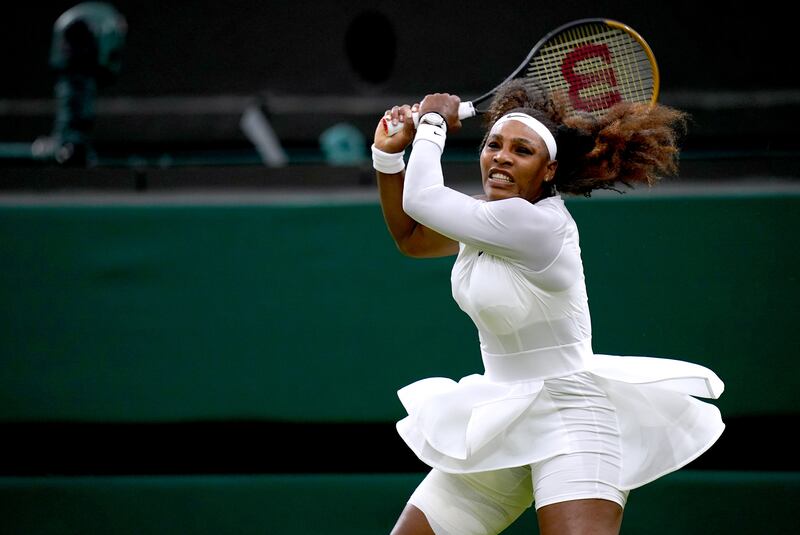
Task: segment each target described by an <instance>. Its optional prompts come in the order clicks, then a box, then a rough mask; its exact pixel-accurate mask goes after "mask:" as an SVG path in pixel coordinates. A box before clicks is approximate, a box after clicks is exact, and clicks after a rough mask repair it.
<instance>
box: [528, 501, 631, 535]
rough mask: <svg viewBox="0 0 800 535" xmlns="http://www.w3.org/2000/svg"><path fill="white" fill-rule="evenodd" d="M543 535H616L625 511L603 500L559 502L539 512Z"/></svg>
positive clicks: (537, 513)
mask: <svg viewBox="0 0 800 535" xmlns="http://www.w3.org/2000/svg"><path fill="white" fill-rule="evenodd" d="M536 515H537V517H538V519H539V532H540V535H617V534H618V533H619V530H620V526H622V507H620V505H619V504H618V503H616V502H612V501H610V500H602V499H586V500H570V501H566V502H558V503H554V504H551V505H545V506H544V507H542V508H540V509H538V510H537V511H536Z"/></svg>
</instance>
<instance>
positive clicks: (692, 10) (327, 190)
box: [0, 0, 800, 535]
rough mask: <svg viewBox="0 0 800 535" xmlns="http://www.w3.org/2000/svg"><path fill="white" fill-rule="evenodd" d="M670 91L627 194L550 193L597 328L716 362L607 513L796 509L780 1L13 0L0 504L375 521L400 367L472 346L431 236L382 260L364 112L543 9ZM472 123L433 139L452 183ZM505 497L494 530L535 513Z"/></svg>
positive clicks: (518, 42)
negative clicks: (675, 139) (409, 254)
mask: <svg viewBox="0 0 800 535" xmlns="http://www.w3.org/2000/svg"><path fill="white" fill-rule="evenodd" d="M586 17H607V18H612V19H616V20H619V21H622V22H624V23H626V24H628V25H630V26H631V27H633V28H634V29H635V30H637V31H638V32H639V33H640V34H641V35H642V36H643V37H644V38H645V39H646V40H647V41H648V43H649V45H650V46H651V48H652V50H653V52H654V54H655V57H656V59H657V61H658V65H659V68H660V74H661V98H660V101H661V102H662V103H664V104H667V105H671V106H675V107H678V108H681V109H683V110H685V111H687V112H689V113H690V115H691V122H690V125H689V130H688V133H687V135H686V137H685V139H684V142H683V151H682V154H681V170H680V173H679V175H678V176H677V177H673V178H670V179H667V180H664V181H663V183H662V184H660V185H659V186H658V187H656V188H654V189H653V190H641V191H640V190H632V191H626V193H625V194H624V195H619V194H617V193H613V192H606V193H603V194H598V195H595V196H594V197H593V198H592V199H585V198H574V199H573V198H569V199H568V200H567V204H568V206H569V209H570V211H571V212H572V213H573V215H574V217H575V219H576V221H577V223H578V225H579V228H580V231H581V236H582V243H581V245H582V249H583V255H584V262H585V266H586V273H587V285H588V291H589V296H590V303H591V307H592V313H593V327H594V331H595V338H594V342H593V343H594V349H595V351H597V352H598V353H609V354H619V355H627V354H633V355H637V354H638V355H652V356H664V357H674V358H681V359H685V360H690V361H693V362H698V363H701V364H704V365H707V366H709V367H710V368H712V369H714V370H715V371H716V372H717V373H718V374H719V375H720V377H721V378H722V379H723V380H724V381H725V383H726V388H727V389H726V392H725V394H723V396H722V398H721V399H720V400H716V401H713V402H712V403H715V404H716V405H718V406H719V407H720V410H721V411H722V414H723V418H724V419H725V421H726V423H727V425H728V427H727V429H726V432H725V434H724V435H723V437H722V438H721V439H720V441H719V442H718V443H717V444H715V445H714V446H713V447H712V448H711V449H710V450H709V451H708V452H707V453H706V454H705V455H703V456H702V457H700V458H699V459H697V460H696V461H694V462H693V463H691V464H690V465H689V466H688V467H687V468H686V469H684V470H681V471H680V472H678V473H676V474H671V475H669V476H667V477H665V478H663V479H661V480H659V481H657V482H655V483H653V484H652V485H649V486H647V487H645V488H643V489H640V490H638V491H634V493H633V494H632V495H631V499H630V501H629V508H628V510H627V511H626V520H625V523H624V524H623V533H626V532H627V533H676V532H679V533H684V534H693V533H698V534H699V533H703V534H705V535H708V534H713V533H759V534H760V533H763V532H765V531H769V532H774V533H795V532H798V531H799V530H800V525H798V524H797V520H796V515H793V510H794V508H795V507H796V503H797V501H798V499H800V464H798V458H797V455H796V453H795V449H796V448H794V446H793V442H792V441H791V440H790V439H789V438H788V437H789V436H790V432H791V429H792V428H793V427H796V426H797V425H798V424H799V423H800V397H798V395H797V391H798V389H797V379H796V378H797V376H798V371H800V368H798V364H797V359H796V357H797V354H798V351H797V350H798V345H797V342H796V339H795V338H796V337H795V330H796V327H795V319H796V317H797V310H796V308H797V307H796V303H797V301H798V298H800V291H798V290H799V288H798V277H797V273H796V266H797V265H799V264H800V256H799V253H798V251H800V247H799V246H800V244H798V240H797V237H796V235H797V230H798V223H799V222H800V217H799V216H798V214H800V187H799V186H800V182H798V179H799V178H800V134H798V130H797V128H796V125H797V122H798V119H800V113H799V112H800V78H798V76H797V75H796V73H795V69H794V65H795V64H796V61H795V57H794V50H795V49H796V46H795V42H794V41H795V35H794V28H793V26H792V23H791V22H790V21H791V17H789V16H787V15H786V13H785V10H784V9H783V8H782V4H779V3H778V2H772V1H766V2H760V3H759V4H757V5H751V6H747V7H746V8H745V7H739V6H734V5H731V4H730V3H727V4H722V3H716V2H714V3H704V4H699V3H697V2H689V1H675V2H671V3H670V4H669V5H668V6H660V5H659V6H656V5H649V4H642V3H641V2H633V1H630V0H621V1H609V0H604V1H601V2H593V3H591V4H587V3H586V2H577V1H560V2H535V3H534V2H522V3H516V4H510V5H498V4H486V3H482V2H473V1H469V0H467V1H462V2H458V3H450V2H422V1H410V2H388V1H382V0H377V1H373V2H334V1H318V2H304V1H302V0H295V1H293V2H288V1H267V2H263V1H262V2H255V1H250V0H240V1H236V2H224V1H222V2H188V1H179V0H169V1H165V2H158V3H156V2H128V1H117V2H113V3H82V4H79V3H77V2H30V3H27V4H15V5H14V7H13V10H11V12H10V16H7V17H6V19H5V21H6V24H5V25H4V26H5V28H4V31H3V33H2V35H0V42H1V43H2V44H3V50H4V51H5V53H4V54H3V56H2V59H0V65H1V66H2V72H3V77H2V80H3V82H2V84H0V258H2V259H3V270H2V275H0V434H1V435H2V441H0V451H2V453H3V454H2V455H0V533H4V534H5V533H9V534H23V533H24V534H26V535H28V534H31V533H41V534H56V533H59V534H61V533H103V534H117V533H120V534H121V533H137V534H142V533H148V534H149V533H166V532H171V533H175V532H177V533H186V534H201V533H217V534H218V533H237V534H239V533H268V534H274V533H287V534H300V533H309V534H311V533H314V534H319V533H330V534H335V533H364V534H367V533H388V532H389V530H390V529H391V526H392V525H393V522H394V520H395V519H396V517H397V515H398V514H399V512H400V511H401V510H402V507H403V505H404V503H405V500H406V498H407V497H408V495H409V494H410V492H411V491H413V489H414V487H415V485H416V484H417V483H418V482H419V481H420V480H421V479H422V477H423V476H424V473H425V471H426V467H425V466H424V465H422V464H421V463H420V462H419V461H418V460H417V459H416V458H415V457H414V456H413V454H412V453H411V452H410V451H409V450H407V448H406V447H405V446H404V444H403V443H402V442H401V440H400V439H399V437H398V436H397V434H396V432H395V429H394V422H395V421H397V420H398V419H400V418H402V416H403V409H402V406H401V405H400V403H399V401H398V400H397V398H396V391H397V389H398V388H400V387H402V386H404V385H406V384H408V383H410V382H412V381H414V380H416V379H419V378H421V377H427V376H444V377H451V378H454V379H457V378H458V377H461V376H464V375H468V374H470V373H478V372H480V371H481V370H480V360H479V359H480V354H479V352H478V346H477V337H476V334H475V332H474V327H473V326H472V325H471V324H470V323H469V321H468V319H467V317H466V316H465V315H464V314H463V313H462V312H461V311H460V310H458V308H457V306H456V305H455V303H453V301H452V298H451V295H450V288H449V270H450V266H451V263H452V259H437V260H430V261H417V260H411V259H408V258H405V257H402V256H401V255H400V254H399V253H398V252H397V251H396V249H395V247H394V245H393V243H391V239H390V237H389V235H388V232H387V231H386V230H385V227H384V225H383V220H382V215H381V211H380V207H379V205H378V203H377V193H376V187H375V181H374V172H373V170H372V166H371V160H370V158H369V146H370V144H371V141H372V132H373V130H374V128H375V125H376V123H377V120H378V118H379V117H380V116H381V114H382V113H383V111H384V110H385V109H387V108H388V107H391V106H392V105H394V104H397V103H412V102H416V101H419V100H420V99H421V98H422V97H423V96H424V95H425V94H426V93H428V92H434V91H440V92H450V93H456V94H458V95H460V96H461V97H462V99H464V100H467V99H470V98H475V97H477V96H479V95H482V94H483V93H484V92H486V91H487V90H489V89H491V88H492V87H494V86H495V85H496V84H498V83H499V82H501V81H502V80H503V79H505V77H506V76H507V75H508V74H509V73H511V72H512V71H513V70H514V69H515V68H516V67H517V66H518V65H519V64H520V62H521V61H522V60H523V59H524V58H525V56H526V55H527V54H528V52H529V51H530V49H531V47H532V46H533V45H534V43H535V42H536V41H538V39H539V38H540V37H542V36H543V35H545V34H546V33H547V32H548V31H550V30H552V29H554V28H555V27H557V26H559V25H561V24H564V23H566V22H568V21H570V20H573V19H578V18H586ZM481 136H482V132H481V129H480V123H479V121H478V120H472V121H465V123H464V128H463V130H462V131H461V132H460V133H459V134H458V135H456V136H451V138H449V139H448V150H447V152H446V153H445V156H444V168H445V177H446V179H447V181H448V183H449V184H450V185H452V186H453V187H455V188H456V189H460V190H462V191H465V192H470V193H471V192H474V191H477V189H478V188H479V184H478V183H477V163H476V159H477V150H478V144H479V142H480V139H481ZM535 524H536V522H535V515H534V514H533V511H529V512H528V513H526V514H525V515H524V516H523V518H522V519H520V521H518V523H517V524H515V525H514V526H513V527H512V528H511V529H509V531H508V532H509V533H535V532H536V531H535V530H536V526H535Z"/></svg>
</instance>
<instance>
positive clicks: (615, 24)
mask: <svg viewBox="0 0 800 535" xmlns="http://www.w3.org/2000/svg"><path fill="white" fill-rule="evenodd" d="M603 22H605V23H606V24H607V25H608V26H610V27H612V28H615V29H617V30H622V31H623V32H625V33H627V34H628V35H630V36H631V37H633V38H634V39H636V41H637V42H638V43H639V44H640V45H641V47H642V49H643V50H644V52H645V54H647V59H649V60H650V65H651V66H652V68H653V96H652V97H651V102H652V103H653V104H655V103H656V102H657V101H658V95H659V91H660V89H661V76H660V74H659V72H658V63H657V62H656V56H655V54H653V50H652V49H651V48H650V45H648V44H647V41H645V40H644V38H643V37H642V36H641V35H639V33H638V32H637V31H636V30H634V29H633V28H631V27H630V26H628V25H627V24H623V23H622V22H619V21H616V20H611V19H603Z"/></svg>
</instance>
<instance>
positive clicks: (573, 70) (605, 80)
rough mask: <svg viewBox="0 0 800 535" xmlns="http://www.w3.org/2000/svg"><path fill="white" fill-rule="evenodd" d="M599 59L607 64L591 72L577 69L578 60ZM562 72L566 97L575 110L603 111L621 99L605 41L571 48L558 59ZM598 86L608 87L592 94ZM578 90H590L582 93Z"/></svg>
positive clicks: (579, 61)
mask: <svg viewBox="0 0 800 535" xmlns="http://www.w3.org/2000/svg"><path fill="white" fill-rule="evenodd" d="M595 58H597V59H600V60H601V61H602V62H603V63H605V64H606V65H608V67H606V68H603V69H599V70H596V71H594V72H590V73H583V72H578V71H577V68H578V66H579V64H580V63H581V62H584V61H587V60H592V59H595ZM561 74H562V75H563V76H564V79H565V80H566V81H567V83H568V84H569V100H570V102H571V103H572V106H573V107H574V108H575V109H576V110H582V111H588V112H593V111H598V110H605V109H608V108H610V107H611V106H613V105H614V104H617V103H618V102H622V95H620V94H619V91H617V89H616V88H617V77H616V75H615V74H614V69H613V67H611V51H610V50H609V49H608V45H605V44H595V43H590V44H585V45H581V46H578V47H575V48H574V49H572V50H571V51H570V52H569V54H567V55H566V56H565V57H564V61H562V62H561ZM598 86H600V87H602V86H606V87H609V88H611V89H609V90H608V91H605V92H603V93H599V94H591V92H592V91H595V90H597V89H598ZM581 91H584V92H588V93H590V95H589V96H586V97H584V96H581Z"/></svg>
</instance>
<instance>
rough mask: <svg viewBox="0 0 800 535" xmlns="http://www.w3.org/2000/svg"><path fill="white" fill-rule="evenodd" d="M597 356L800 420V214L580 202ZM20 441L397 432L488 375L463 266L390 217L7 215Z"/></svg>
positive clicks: (96, 210)
mask: <svg viewBox="0 0 800 535" xmlns="http://www.w3.org/2000/svg"><path fill="white" fill-rule="evenodd" d="M568 206H569V208H570V210H571V211H572V213H573V214H574V217H575V219H576V221H577V222H578V225H579V227H580V230H581V238H582V248H583V252H584V263H585V267H586V274H587V283H588V289H589V298H590V305H591V309H592V319H593V325H594V332H595V338H594V348H595V351H596V352H598V353H611V354H620V355H626V354H630V355H637V354H641V355H652V356H663V357H674V358H682V359H686V360H691V361H694V362H698V363H701V364H704V365H707V366H709V367H711V368H713V369H714V370H715V371H717V373H718V374H719V375H720V376H721V378H722V379H723V380H724V381H725V382H726V387H727V390H726V392H725V394H724V395H723V397H722V398H721V399H720V400H719V401H718V402H716V403H718V405H719V406H720V408H721V409H722V411H723V415H730V416H733V415H758V414H763V413H776V412H777V413H781V412H797V411H798V404H797V396H796V389H795V387H794V386H793V379H792V378H793V377H796V375H797V371H798V369H800V366H798V364H797V360H796V359H797V356H798V355H797V351H796V348H797V343H796V340H795V330H796V327H795V319H796V317H797V315H796V308H797V307H796V302H797V300H798V298H799V297H800V288H799V285H798V276H797V266H798V260H800V258H799V255H798V247H797V245H798V243H797V242H798V240H797V237H796V231H797V229H798V222H799V220H800V217H798V214H799V213H800V195H787V194H782V195H762V196H738V195H731V196H727V197H725V196H722V197H721V196H714V197H712V196H695V197H667V196H664V197H661V196H659V197H635V196H621V197H619V198H616V197H614V198H610V197H608V198H606V197H603V198H597V199H588V200H587V199H574V200H569V201H568ZM0 258H2V259H3V260H2V261H3V270H2V274H1V275H0V303H2V307H1V308H0V421H23V420H24V421H49V420H87V421H120V422H137V421H183V420H228V419H267V420H295V421H391V420H395V419H397V418H399V417H401V416H402V408H401V406H400V404H399V402H398V401H397V398H396V395H395V391H396V390H397V389H398V388H400V387H401V386H403V385H405V384H407V383H408V382H411V381H413V380H415V379H417V378H421V377H424V376H429V375H444V376H450V377H453V378H457V377H460V376H462V375H466V374H469V373H474V372H480V371H481V369H480V366H481V364H480V355H479V351H478V347H477V338H476V334H475V332H474V329H473V327H472V325H471V324H470V322H469V321H468V319H467V318H466V316H465V315H464V314H463V313H462V312H461V311H460V310H458V308H457V306H456V305H455V304H454V302H453V301H452V299H451V297H450V288H449V269H450V265H451V263H452V259H439V260H426V261H422V260H412V259H408V258H405V257H403V256H401V255H400V254H399V253H398V252H397V251H396V250H395V248H394V246H393V244H392V243H391V240H390V238H389V236H388V234H387V232H386V230H385V228H384V226H383V220H382V217H381V213H380V209H379V207H378V206H377V205H376V204H372V203H364V204H332V205H282V206H281V205H243V206H224V205H217V206H214V205H207V206H196V205H191V206H189V205H166V204H153V205H118V206H109V205H103V206H88V205H87V206H80V205H69V206H67V205H60V206H59V205H55V204H53V205H39V206H10V205H5V206H2V207H0Z"/></svg>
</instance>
